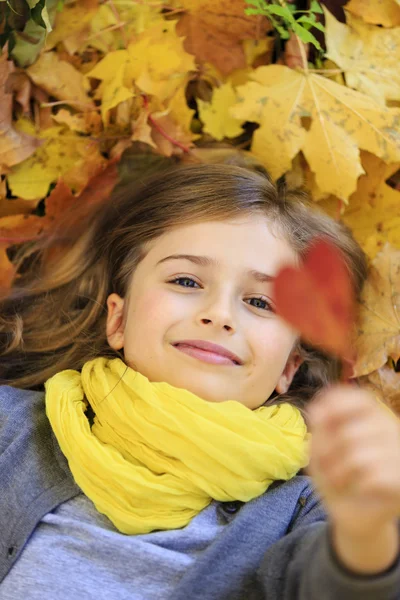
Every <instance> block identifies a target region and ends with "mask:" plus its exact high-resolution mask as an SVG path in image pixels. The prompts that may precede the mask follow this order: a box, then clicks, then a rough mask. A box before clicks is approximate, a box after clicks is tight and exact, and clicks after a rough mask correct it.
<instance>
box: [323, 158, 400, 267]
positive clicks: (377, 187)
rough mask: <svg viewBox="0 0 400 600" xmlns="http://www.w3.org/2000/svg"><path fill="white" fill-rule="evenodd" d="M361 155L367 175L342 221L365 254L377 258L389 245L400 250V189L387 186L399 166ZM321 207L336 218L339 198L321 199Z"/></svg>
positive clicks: (358, 187) (361, 181) (359, 182)
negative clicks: (385, 246) (385, 245)
mask: <svg viewBox="0 0 400 600" xmlns="http://www.w3.org/2000/svg"><path fill="white" fill-rule="evenodd" d="M361 156H362V164H363V167H364V169H365V170H366V174H365V175H361V177H360V179H359V180H358V185H357V190H356V191H355V192H354V194H352V195H351V196H350V199H349V205H348V206H346V207H345V210H344V213H343V214H342V215H341V220H342V221H343V222H344V223H345V224H346V225H347V226H348V227H350V229H351V230H352V232H353V234H354V237H355V238H356V240H357V241H358V243H359V244H360V245H361V247H362V248H363V250H364V252H366V254H368V256H369V257H370V258H375V256H376V254H377V253H378V252H379V251H380V250H382V248H383V246H384V244H385V243H386V242H389V243H390V244H391V245H392V246H393V247H395V248H398V249H400V190H396V189H394V188H392V187H391V186H390V185H388V184H387V183H386V181H387V180H388V179H389V178H390V177H391V176H392V175H393V173H396V172H397V170H398V169H399V168H400V163H394V164H389V165H387V164H385V163H384V162H383V161H381V160H380V159H379V158H377V157H376V156H374V155H373V154H370V153H368V152H362V154H361ZM318 205H319V206H320V207H321V208H323V209H324V210H325V211H326V212H327V213H328V214H330V215H331V216H332V217H334V218H335V217H336V216H337V199H332V198H331V199H328V200H322V201H321V202H319V204H318Z"/></svg>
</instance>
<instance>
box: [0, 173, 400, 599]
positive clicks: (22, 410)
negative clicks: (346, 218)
mask: <svg viewBox="0 0 400 600" xmlns="http://www.w3.org/2000/svg"><path fill="white" fill-rule="evenodd" d="M317 235H318V236H323V237H325V238H328V239H329V240H330V241H331V242H334V243H335V244H336V245H337V246H338V247H339V248H340V249H341V250H342V251H343V253H344V256H345V258H346V261H347V264H348V267H349V270H350V272H351V275H352V279H353V283H354V289H355V291H356V294H357V295H358V296H359V293H360V291H361V288H362V284H363V281H364V279H365V277H366V262H365V257H364V255H363V253H362V251H361V249H360V248H359V246H358V245H357V244H356V242H355V241H354V240H353V238H352V236H351V234H350V232H349V231H348V230H347V229H346V228H345V227H344V226H342V225H340V224H338V223H336V222H334V221H333V220H331V219H330V218H329V217H327V216H326V215H324V214H322V213H319V212H318V211H316V209H314V208H312V207H311V205H310V204H309V202H308V201H307V199H306V197H305V195H304V194H299V193H296V194H295V193H293V192H288V191H286V190H285V189H284V186H283V185H278V187H276V186H275V185H274V184H273V183H272V181H271V180H270V178H269V177H268V175H267V174H266V173H265V172H263V171H262V169H255V170H250V169H247V168H243V167H240V166H237V165H236V166H235V165H189V166H180V167H175V168H174V169H172V170H170V171H166V172H162V173H159V174H158V175H154V176H153V177H151V178H149V179H148V180H146V181H144V182H142V184H141V185H140V186H137V188H136V189H134V190H132V189H129V190H127V189H121V190H119V191H118V190H116V191H115V192H114V194H113V197H112V199H110V200H109V201H108V202H107V204H106V205H105V206H104V207H103V208H102V209H101V210H99V211H98V214H97V215H96V217H95V218H93V220H92V221H91V223H90V225H86V227H85V229H84V232H83V233H82V234H81V235H78V234H77V235H76V240H75V241H74V240H70V247H69V248H68V249H66V248H62V249H61V254H60V253H58V254H57V252H55V249H54V248H46V247H42V248H39V249H37V251H36V252H33V251H32V248H30V249H28V250H26V249H25V254H24V252H22V253H21V255H20V256H17V260H16V264H17V265H18V268H19V270H20V272H21V278H20V279H18V280H17V282H16V284H15V286H14V289H13V291H12V293H11V294H10V296H9V297H8V298H5V299H3V301H2V305H1V321H0V331H1V367H0V377H1V383H2V384H3V385H2V387H1V388H0V448H1V454H0V482H1V495H0V531H1V532H2V534H1V538H0V552H1V553H0V598H1V600H20V599H21V598H24V600H36V599H39V598H40V600H43V599H50V598H51V599H53V598H57V599H58V600H67V599H68V600H69V599H72V598H87V599H91V598H96V600H102V599H109V598H116V599H118V600H128V599H129V600H132V599H135V600H136V599H137V600H139V599H140V600H142V599H151V600H154V599H160V600H161V599H162V600H164V599H168V598H171V599H174V600H181V599H182V600H187V598H191V599H195V598H199V599H200V598H202V599H207V600H210V599H214V598H215V599H218V600H220V599H229V600H234V599H240V598H250V599H263V598H266V599H268V600H273V599H277V600H278V599H279V600H282V599H287V600H291V599H301V600H310V599H317V598H318V600H319V599H321V598H323V599H325V598H326V599H329V600H330V599H334V598H335V599H336V598H341V599H347V598H348V599H358V598H360V599H361V598H362V599H363V600H365V599H366V598H368V599H370V600H373V599H379V600H382V599H388V600H389V599H393V600H394V599H399V598H400V554H399V546H398V538H399V528H398V525H399V506H400V478H399V475H398V464H399V459H400V435H399V425H398V422H397V420H396V419H394V418H392V414H391V413H390V411H385V410H384V409H383V408H382V407H381V406H380V405H379V404H377V403H376V401H375V400H374V399H373V398H372V397H371V396H370V394H369V393H368V392H367V391H364V390H362V389H358V388H354V387H353V386H350V385H343V384H341V385H340V384H338V383H336V382H337V381H338V379H339V377H340V368H339V365H338V362H337V361H336V360H335V359H333V358H332V357H330V356H328V355H326V354H324V353H323V352H320V351H319V350H316V349H315V348H312V347H310V346H308V345H307V344H305V343H304V342H303V341H302V340H301V339H299V336H298V334H297V332H296V331H294V330H293V329H292V328H291V327H289V326H288V325H287V324H286V323H285V322H284V321H283V320H281V319H280V318H278V317H277V316H276V314H275V313H274V299H273V296H272V292H271V290H272V280H273V278H274V276H275V274H276V273H277V271H278V270H279V269H280V267H281V266H283V265H284V264H292V265H296V264H299V263H300V262H301V260H302V257H303V256H304V252H305V249H306V247H307V245H308V244H309V242H310V241H311V240H312V239H313V238H314V237H315V236H317ZM34 250H35V248H34ZM58 250H60V249H58ZM57 257H58V258H60V260H57ZM26 260H28V266H29V268H27V267H26V262H25V261H26ZM327 384H330V385H327ZM317 392H318V394H317V397H316V399H314V400H313V402H312V403H310V401H311V399H312V398H313V397H314V396H315V395H316V393H317ZM310 431H311V434H312V436H311V435H310ZM311 437H312V439H311ZM310 441H311V445H310ZM310 458H311V462H310V465H309V472H308V474H306V473H305V472H304V470H303V469H304V468H305V467H306V466H307V465H308V463H309V459H310Z"/></svg>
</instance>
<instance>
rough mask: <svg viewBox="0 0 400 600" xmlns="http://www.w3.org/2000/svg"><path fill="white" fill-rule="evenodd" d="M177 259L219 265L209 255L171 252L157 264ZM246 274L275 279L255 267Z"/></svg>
mask: <svg viewBox="0 0 400 600" xmlns="http://www.w3.org/2000/svg"><path fill="white" fill-rule="evenodd" d="M178 259H185V260H190V261H191V262H192V263H194V264H195V265H200V266H201V267H210V266H213V267H214V266H219V264H220V263H219V261H218V260H216V259H215V258H211V257H210V256H197V255H195V254H171V255H170V256H166V257H165V258H162V259H161V260H159V261H158V263H157V265H160V264H161V263H163V262H166V261H167V260H178ZM157 265H156V266H157ZM247 275H250V277H252V278H253V279H255V280H256V281H258V282H260V283H266V282H269V281H273V280H274V279H275V277H272V275H268V274H267V273H262V272H261V271H256V270H255V269H250V270H248V271H247Z"/></svg>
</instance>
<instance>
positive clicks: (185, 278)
mask: <svg viewBox="0 0 400 600" xmlns="http://www.w3.org/2000/svg"><path fill="white" fill-rule="evenodd" d="M177 281H191V282H192V283H195V284H196V285H199V284H198V283H197V281H195V280H194V279H192V278H191V277H176V278H175V279H172V280H171V281H168V283H174V284H176V285H181V284H180V283H176V282H177ZM181 287H187V288H190V287H191V286H188V285H181ZM192 289H193V288H192ZM248 300H258V301H259V302H264V304H265V305H266V308H262V307H261V306H255V307H254V308H260V309H261V310H269V311H271V312H274V310H273V308H272V305H271V303H270V302H268V300H267V299H266V298H265V297H264V296H253V297H252V298H248Z"/></svg>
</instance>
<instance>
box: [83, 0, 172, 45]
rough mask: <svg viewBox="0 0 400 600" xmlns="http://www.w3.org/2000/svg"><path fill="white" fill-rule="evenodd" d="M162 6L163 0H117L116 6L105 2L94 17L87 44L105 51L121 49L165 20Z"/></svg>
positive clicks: (115, 1)
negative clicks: (158, 0) (141, 0)
mask: <svg viewBox="0 0 400 600" xmlns="http://www.w3.org/2000/svg"><path fill="white" fill-rule="evenodd" d="M162 8H163V5H162V2H159V3H156V2H152V3H147V2H140V3H139V2H133V1H131V0H122V1H121V2H119V1H118V0H114V2H113V8H111V6H110V4H105V3H104V4H101V5H100V6H99V8H98V10H97V12H96V13H95V15H94V17H93V18H92V19H91V23H90V26H91V30H90V34H89V35H88V37H87V40H86V43H85V44H84V46H83V48H87V47H89V46H92V47H93V48H97V49H98V50H100V51H101V52H103V53H104V54H107V53H108V52H112V51H113V50H119V49H120V48H121V47H122V46H124V45H125V43H126V42H130V41H131V40H134V39H135V38H136V37H137V36H138V35H140V34H141V33H143V32H144V31H146V30H147V29H148V28H149V27H151V26H153V25H155V24H156V23H157V22H165V21H164V19H163V17H162V15H161V12H160V11H161V9H162Z"/></svg>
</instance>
